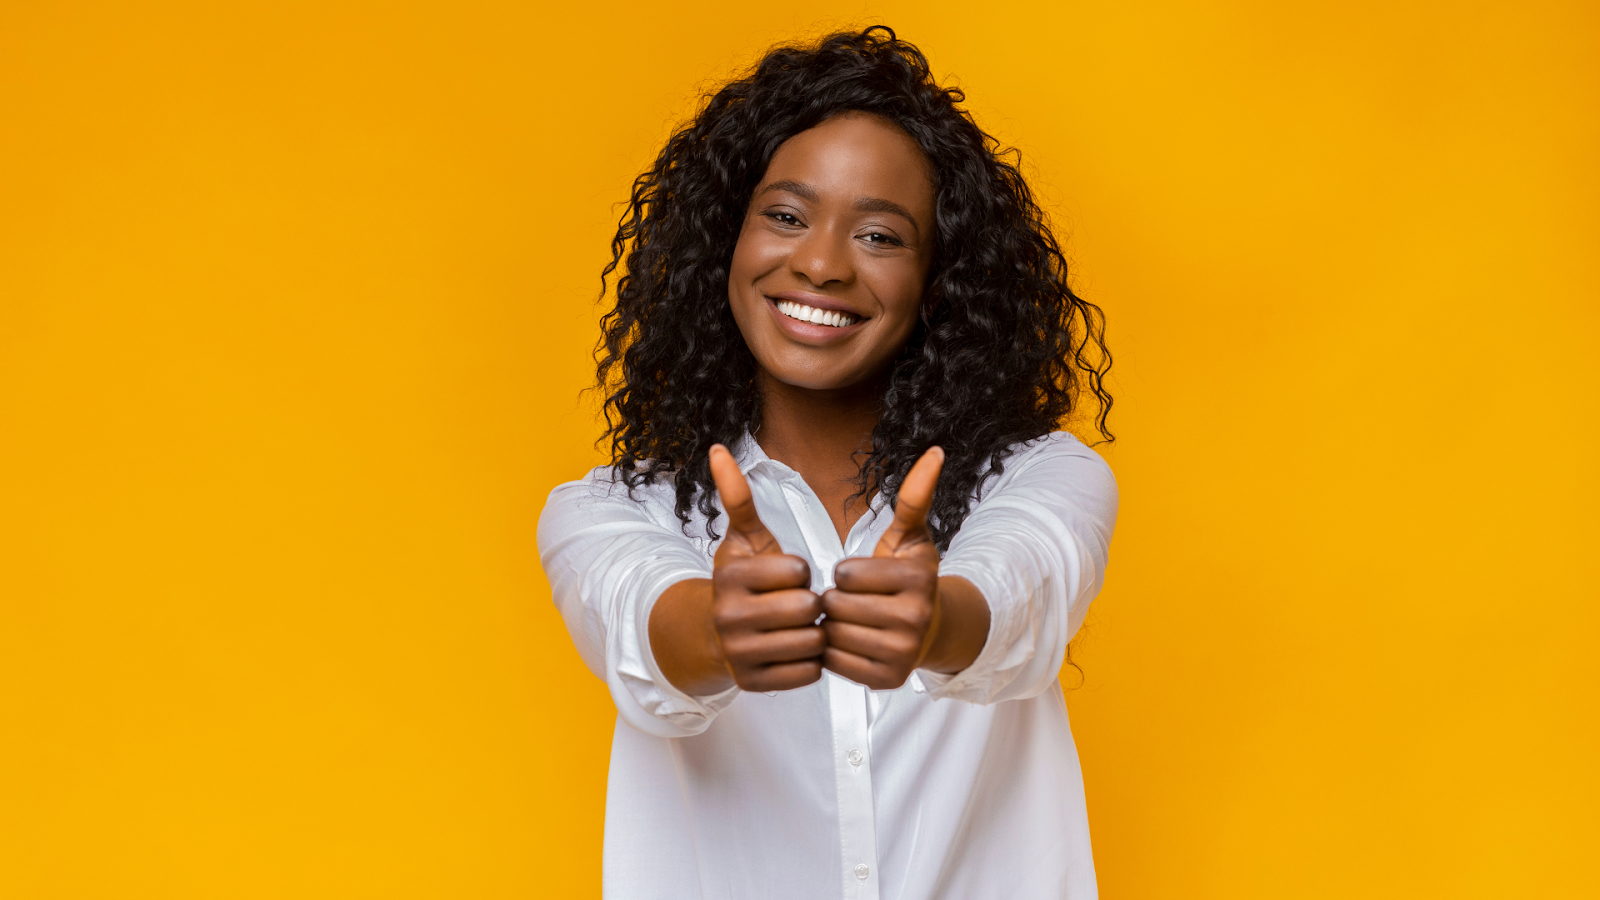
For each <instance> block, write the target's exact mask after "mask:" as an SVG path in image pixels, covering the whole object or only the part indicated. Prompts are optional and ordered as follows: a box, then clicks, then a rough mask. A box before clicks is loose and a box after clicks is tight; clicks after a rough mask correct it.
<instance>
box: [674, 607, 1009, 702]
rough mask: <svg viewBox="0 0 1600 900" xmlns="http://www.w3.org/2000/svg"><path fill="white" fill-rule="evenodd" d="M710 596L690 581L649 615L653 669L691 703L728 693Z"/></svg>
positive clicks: (729, 677)
mask: <svg viewBox="0 0 1600 900" xmlns="http://www.w3.org/2000/svg"><path fill="white" fill-rule="evenodd" d="M712 596H713V595H712V589H711V579H709V578H690V579H686V580H684V581H680V582H678V583H677V584H674V585H673V586H671V587H669V588H667V589H666V590H665V591H663V592H662V594H661V597H660V598H659V599H657V600H656V604H655V606H654V607H653V608H652V609H651V610H650V626H649V628H650V650H651V652H652V653H653V654H654V655H655V660H656V666H657V667H658V668H660V669H661V674H663V675H665V676H666V677H667V680H668V681H670V682H672V685H673V686H674V687H676V688H677V689H678V690H680V691H683V692H684V693H685V694H689V695H690V696H693V697H709V696H711V695H713V694H720V693H722V692H723V691H725V690H727V689H728V688H731V687H733V674H732V673H731V672H730V671H729V670H728V664H727V662H726V660H725V659H724V658H723V655H722V648H721V645H720V644H719V643H718V641H717V632H716V627H715V625H714V624H713V621H712V616H711V609H712ZM986 615H987V613H986ZM980 647H981V644H980Z"/></svg>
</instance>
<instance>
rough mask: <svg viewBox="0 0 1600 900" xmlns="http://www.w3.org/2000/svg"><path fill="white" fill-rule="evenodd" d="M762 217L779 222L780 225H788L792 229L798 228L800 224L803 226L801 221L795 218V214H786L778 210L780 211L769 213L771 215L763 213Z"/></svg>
mask: <svg viewBox="0 0 1600 900" xmlns="http://www.w3.org/2000/svg"><path fill="white" fill-rule="evenodd" d="M762 215H765V216H766V217H767V218H769V219H771V220H772V221H774V222H777V223H778V224H779V225H788V226H790V227H791V228H793V227H798V226H799V225H800V224H802V223H801V222H800V220H799V219H798V218H796V217H795V216H794V214H792V213H786V212H783V211H782V210H778V211H775V212H769V213H763V214H762Z"/></svg>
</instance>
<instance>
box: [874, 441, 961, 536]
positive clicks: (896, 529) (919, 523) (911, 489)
mask: <svg viewBox="0 0 1600 900" xmlns="http://www.w3.org/2000/svg"><path fill="white" fill-rule="evenodd" d="M942 468H944V450H943V449H942V448H939V447H929V448H928V452H926V453H924V454H922V458H921V459H919V460H917V464H916V465H914V466H912V467H911V471H910V472H907V473H906V480H905V481H904V482H902V483H901V484H900V492H899V495H898V496H897V497H896V498H895V506H894V521H893V522H891V523H889V530H888V531H885V532H884V533H883V537H881V538H879V539H878V546H877V548H876V549H875V550H873V551H872V555H873V556H899V555H901V553H902V552H903V551H906V550H910V549H911V548H912V547H915V546H916V545H918V544H922V543H927V544H932V543H933V535H931V534H929V533H928V511H929V510H931V509H932V508H933V489H934V488H935V487H938V485H939V470H940V469H942Z"/></svg>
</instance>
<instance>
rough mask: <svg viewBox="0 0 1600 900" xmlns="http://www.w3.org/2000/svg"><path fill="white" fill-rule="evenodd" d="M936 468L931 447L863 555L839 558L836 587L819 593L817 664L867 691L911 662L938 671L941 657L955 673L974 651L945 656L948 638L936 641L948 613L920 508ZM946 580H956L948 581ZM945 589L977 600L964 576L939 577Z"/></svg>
mask: <svg viewBox="0 0 1600 900" xmlns="http://www.w3.org/2000/svg"><path fill="white" fill-rule="evenodd" d="M943 466H944V451H943V450H941V449H940V448H938V447H933V448H931V449H929V450H928V452H926V453H924V454H923V455H922V458H921V459H919V460H917V463H916V465H914V466H912V467H911V471H910V472H909V473H907V475H906V478H905V482H904V483H903V484H901V486H900V491H899V497H898V500H897V502H896V504H895V512H894V521H893V522H892V523H890V525H889V529H888V530H887V531H885V532H884V534H883V537H882V538H881V539H880V540H879V541H878V546H877V548H876V549H874V550H873V552H872V556H871V558H855V559H846V560H842V561H841V562H840V563H839V565H838V566H836V567H834V570H833V572H834V583H835V584H836V585H838V586H837V587H835V588H833V589H832V590H829V591H827V592H825V593H824V594H823V595H822V609H823V611H824V612H826V613H827V615H828V617H827V618H826V619H824V620H823V626H822V627H823V629H824V631H825V632H826V633H827V637H828V648H827V651H826V653H825V654H824V656H823V664H824V665H825V666H826V667H827V668H829V669H831V670H833V671H834V672H837V673H838V674H840V675H843V676H844V677H846V678H848V679H850V680H851V681H854V682H857V683H859V684H864V685H866V686H867V687H869V688H874V689H877V690H884V689H889V688H897V687H899V686H900V685H902V684H904V683H905V681H906V679H907V678H908V677H910V675H911V673H912V671H913V670H915V669H917V668H919V667H923V666H930V667H938V668H943V666H942V665H934V664H940V663H943V662H945V660H944V659H943V657H945V656H952V658H953V659H955V658H960V659H959V661H958V662H957V669H958V670H959V668H961V667H964V666H965V665H966V664H968V663H970V662H971V661H972V658H973V657H975V656H976V655H977V650H976V649H970V648H967V647H961V648H956V647H954V646H951V648H950V649H951V651H952V652H950V653H947V652H945V646H944V645H951V644H952V642H951V641H950V640H949V639H948V636H947V639H946V640H944V641H943V642H942V643H941V642H940V641H939V638H940V636H941V631H942V630H944V629H943V626H944V625H945V624H947V623H946V622H945V619H947V618H948V616H947V614H946V613H947V610H946V609H945V603H944V602H943V599H944V598H942V597H941V591H940V585H941V579H940V578H939V550H938V548H937V547H936V546H935V545H934V543H933V535H932V534H931V533H930V532H929V531H928V511H929V509H930V508H931V507H932V505H933V490H934V487H935V486H936V485H937V484H938V482H939V470H940V469H941V468H942V467H943ZM950 581H958V582H959V584H955V585H951V584H948V582H950ZM946 587H947V588H949V589H953V590H954V592H955V593H957V594H963V593H970V594H973V595H974V596H976V597H977V603H978V604H980V605H982V604H983V600H982V597H981V595H977V594H976V591H975V590H974V589H972V588H971V585H970V583H968V582H966V580H965V579H946ZM961 599H962V600H963V601H965V600H966V599H968V598H966V597H965V596H963V597H962V598H961ZM966 605H970V604H966ZM961 612H962V613H963V614H962V615H959V616H958V617H959V618H961V619H962V620H963V621H964V620H965V619H966V618H970V617H969V616H966V615H964V613H965V612H966V610H965V608H963V610H962V611H961ZM981 615H982V616H984V617H985V618H984V620H983V624H982V627H983V631H982V632H981V633H980V634H979V636H978V638H977V641H976V646H977V648H978V649H981V647H982V640H983V636H985V635H986V634H987V631H988V628H987V618H986V617H987V606H984V607H983V611H982V613H981ZM955 643H959V644H972V643H973V642H972V641H971V640H965V641H960V640H958V641H956V642H955ZM936 644H941V646H936Z"/></svg>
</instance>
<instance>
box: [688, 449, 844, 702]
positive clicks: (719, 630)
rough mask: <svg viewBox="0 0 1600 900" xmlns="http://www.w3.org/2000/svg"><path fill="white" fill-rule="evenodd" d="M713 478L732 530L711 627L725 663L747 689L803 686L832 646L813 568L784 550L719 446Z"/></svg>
mask: <svg viewBox="0 0 1600 900" xmlns="http://www.w3.org/2000/svg"><path fill="white" fill-rule="evenodd" d="M711 476H712V478H713V479H715V481H716V484H717V494H718V495H719V496H720V497H721V499H722V508H723V509H724V510H725V511H726V512H727V513H728V533H727V536H726V537H724V538H723V540H722V545H721V546H720V547H718V548H717V555H716V558H715V559H714V560H713V562H712V567H713V570H712V576H711V590H712V599H711V622H712V627H713V628H714V629H715V631H716V642H717V646H718V647H719V649H720V652H721V655H722V658H723V662H724V665H725V666H726V668H727V670H728V673H729V675H731V676H732V677H733V681H734V683H735V684H737V685H739V687H741V688H744V689H745V690H748V691H782V690H788V689H790V688H797V687H804V686H805V685H808V684H811V683H812V682H814V681H816V680H817V679H819V678H821V677H822V654H823V650H824V647H825V644H826V638H825V636H824V634H823V630H822V628H821V627H819V626H818V625H817V624H816V622H817V619H818V618H819V617H820V616H821V615H822V600H821V598H820V597H818V596H817V595H816V594H814V593H812V591H811V566H810V565H808V564H807V563H806V561H805V560H804V559H801V558H800V557H798V556H792V555H789V554H786V553H784V552H783V550H782V548H780V547H779V546H778V540H777V538H775V537H773V536H772V532H770V531H768V530H767V527H766V526H765V525H763V524H762V522H761V518H760V516H758V515H756V507H755V502H754V500H753V499H752V497H751V495H750V485H749V483H748V482H746V481H745V478H744V474H743V473H742V472H740V471H739V464H738V463H737V462H736V461H735V460H734V458H733V455H732V454H730V453H729V452H728V451H727V449H726V448H724V447H723V446H722V445H721V444H718V445H717V446H715V447H713V448H712V449H711Z"/></svg>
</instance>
